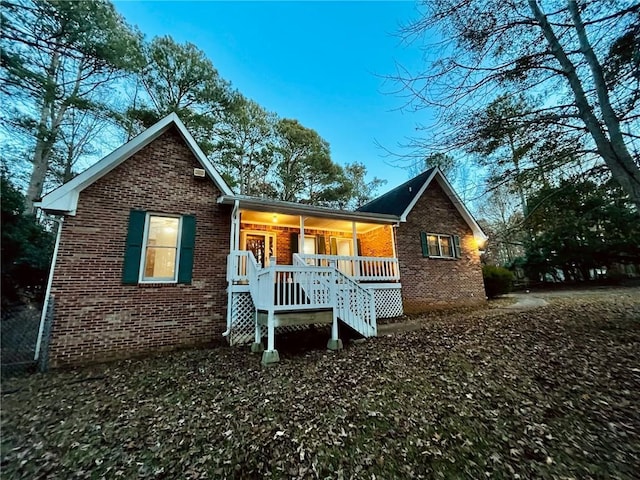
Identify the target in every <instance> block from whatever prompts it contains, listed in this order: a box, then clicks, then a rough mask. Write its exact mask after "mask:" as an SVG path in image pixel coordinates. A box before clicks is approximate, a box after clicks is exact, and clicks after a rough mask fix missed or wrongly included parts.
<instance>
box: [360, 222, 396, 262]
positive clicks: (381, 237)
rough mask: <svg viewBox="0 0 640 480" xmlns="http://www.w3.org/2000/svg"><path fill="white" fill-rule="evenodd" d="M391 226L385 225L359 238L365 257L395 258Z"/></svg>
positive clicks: (361, 253) (362, 253)
mask: <svg viewBox="0 0 640 480" xmlns="http://www.w3.org/2000/svg"><path fill="white" fill-rule="evenodd" d="M392 228H393V227H391V225H383V226H382V227H378V228H374V229H373V230H371V231H369V232H367V233H364V234H362V235H360V236H359V238H360V247H361V249H362V252H360V255H362V256H363V257H393V244H392V243H391V229H392Z"/></svg>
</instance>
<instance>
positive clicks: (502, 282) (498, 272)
mask: <svg viewBox="0 0 640 480" xmlns="http://www.w3.org/2000/svg"><path fill="white" fill-rule="evenodd" d="M482 278H483V280H484V289H485V291H486V293H487V297H489V298H495V297H497V296H498V295H503V294H505V293H509V292H510V291H511V289H512V288H513V273H512V272H511V271H509V270H507V269H506V268H503V267H498V266H496V265H483V266H482Z"/></svg>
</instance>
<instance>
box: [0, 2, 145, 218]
mask: <svg viewBox="0 0 640 480" xmlns="http://www.w3.org/2000/svg"><path fill="white" fill-rule="evenodd" d="M2 7H3V13H2V24H3V28H2V30H1V38H0V47H1V50H2V59H3V62H2V73H3V82H2V87H1V93H2V95H3V97H4V98H3V104H7V105H9V108H7V115H6V116H5V117H4V121H5V126H6V127H7V129H8V130H9V131H10V132H11V141H13V142H15V141H16V139H15V138H14V136H16V137H19V138H20V140H21V142H22V144H23V146H24V147H25V148H24V149H23V150H24V151H23V156H22V157H21V158H19V159H18V160H17V161H22V160H23V158H28V159H29V160H30V161H31V162H32V163H33V167H32V170H31V175H30V179H29V187H28V189H27V195H26V206H27V209H28V210H29V211H31V209H32V202H33V201H34V200H35V199H36V198H38V197H40V195H41V193H42V190H43V187H44V183H45V180H46V179H47V175H48V173H49V168H50V166H51V161H52V158H53V156H54V154H55V152H56V150H57V149H59V148H61V146H60V145H59V140H60V137H61V132H62V131H63V130H64V129H65V128H66V125H67V124H68V122H69V118H68V117H69V114H70V112H72V111H77V112H91V114H92V115H93V116H95V117H100V118H105V117H108V116H109V114H110V113H109V112H111V111H112V110H113V107H114V105H113V102H114V95H113V91H114V89H113V87H114V86H115V82H116V80H118V79H121V78H123V77H124V76H126V75H128V74H129V73H130V72H132V71H134V70H136V69H138V68H139V67H140V66H141V58H142V57H141V55H140V48H141V47H140V45H141V35H140V34H139V32H137V31H136V30H134V29H132V28H131V27H129V26H128V25H127V24H126V22H125V21H124V19H123V18H122V17H121V16H120V15H119V14H118V13H117V12H116V11H115V8H114V7H113V5H112V4H111V3H110V2H108V1H106V0H99V1H93V2H78V1H65V0H16V1H11V0H9V1H5V2H3V3H2Z"/></svg>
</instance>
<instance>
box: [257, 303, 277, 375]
mask: <svg viewBox="0 0 640 480" xmlns="http://www.w3.org/2000/svg"><path fill="white" fill-rule="evenodd" d="M275 330H276V325H275V314H274V311H273V308H271V309H269V311H268V313H267V349H266V350H265V351H264V352H262V362H261V363H262V364H263V365H269V364H270V363H277V362H279V361H280V355H279V354H278V351H277V350H276V339H275V336H276V335H275Z"/></svg>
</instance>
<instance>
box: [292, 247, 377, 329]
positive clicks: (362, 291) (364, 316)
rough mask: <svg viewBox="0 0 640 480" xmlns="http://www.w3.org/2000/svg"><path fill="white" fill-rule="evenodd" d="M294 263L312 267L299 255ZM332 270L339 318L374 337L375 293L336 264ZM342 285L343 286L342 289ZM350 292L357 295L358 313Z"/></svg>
mask: <svg viewBox="0 0 640 480" xmlns="http://www.w3.org/2000/svg"><path fill="white" fill-rule="evenodd" d="M293 263H294V265H297V266H301V267H302V266H304V267H309V266H310V265H309V264H308V263H307V262H306V260H305V259H304V258H303V257H301V256H300V255H299V254H297V253H294V254H293ZM331 268H332V269H333V271H334V276H333V277H332V278H333V280H332V283H334V284H335V285H333V287H334V288H331V289H330V291H332V292H335V293H334V295H335V296H336V298H335V299H334V302H333V303H334V304H335V307H336V308H337V309H338V317H340V318H341V319H342V321H344V322H345V323H347V324H348V325H349V326H351V327H352V328H354V329H355V330H357V331H359V332H360V333H362V334H364V332H363V330H364V328H363V327H366V328H367V329H368V330H370V331H371V333H372V334H373V335H376V333H377V326H376V315H375V296H374V294H373V292H372V291H370V290H369V289H366V288H364V287H362V285H360V284H359V283H358V282H356V281H355V280H354V279H353V278H352V277H350V276H349V275H346V274H344V273H343V272H341V271H340V270H338V268H337V267H336V265H335V264H333V265H332V266H331ZM324 281H327V280H324ZM340 285H343V286H342V287H340ZM344 285H347V286H348V288H344ZM349 291H353V292H354V293H355V295H356V298H355V303H356V310H357V311H356V312H354V311H353V308H352V307H353V305H352V299H351V296H350V295H349V293H348V292H349ZM358 297H360V298H358ZM354 315H355V318H354ZM356 323H362V324H364V325H361V326H360V328H357V327H358V326H357V325H355V324H356ZM367 336H368V335H367Z"/></svg>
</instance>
